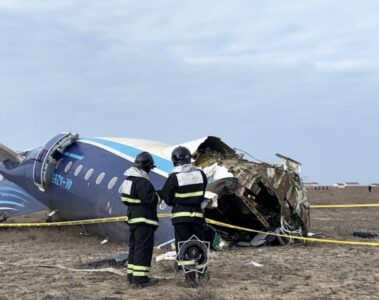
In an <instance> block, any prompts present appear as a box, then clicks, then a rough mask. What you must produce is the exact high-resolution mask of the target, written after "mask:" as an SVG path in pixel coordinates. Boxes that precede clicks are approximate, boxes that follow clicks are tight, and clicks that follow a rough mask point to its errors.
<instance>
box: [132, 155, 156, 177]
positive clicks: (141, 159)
mask: <svg viewBox="0 0 379 300" xmlns="http://www.w3.org/2000/svg"><path fill="white" fill-rule="evenodd" d="M134 166H135V167H137V168H138V169H142V170H144V171H145V172H147V173H149V172H150V171H151V169H153V168H155V166H154V159H153V157H152V156H151V154H150V153H149V152H141V153H140V154H138V155H137V157H136V159H135V160H134Z"/></svg>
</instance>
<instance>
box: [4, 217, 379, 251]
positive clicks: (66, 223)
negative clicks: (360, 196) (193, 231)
mask: <svg viewBox="0 0 379 300" xmlns="http://www.w3.org/2000/svg"><path fill="white" fill-rule="evenodd" d="M170 216H171V214H170V213H161V214H158V217H159V218H166V217H170ZM127 220H128V217H126V216H122V217H111V218H98V219H86V220H76V221H62V222H50V223H46V222H44V223H0V228H4V227H7V228H12V227H54V226H73V225H90V224H101V223H113V222H125V221H127ZM206 221H207V223H208V224H213V225H217V226H221V227H226V228H232V229H237V230H241V231H247V232H254V233H263V234H268V235H273V236H280V237H284V238H291V239H295V240H302V241H308V242H319V243H332V244H345V245H365V246H379V242H360V241H346V240H333V239H321V238H311V237H302V236H292V235H286V234H279V233H276V232H268V231H261V230H256V229H252V228H246V227H241V226H236V225H232V224H228V223H224V222H220V221H216V220H212V219H208V218H207V219H206Z"/></svg>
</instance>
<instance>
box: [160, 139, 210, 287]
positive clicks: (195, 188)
mask: <svg viewBox="0 0 379 300" xmlns="http://www.w3.org/2000/svg"><path fill="white" fill-rule="evenodd" d="M191 158H192V155H191V152H190V151H189V150H188V149H187V148H185V147H181V146H179V147H177V148H175V149H174V151H173V152H172V156H171V159H172V162H173V164H174V169H173V171H172V173H171V174H170V176H169V177H168V179H167V181H166V182H165V184H164V186H163V188H162V190H161V191H158V193H159V194H160V196H161V198H162V199H163V200H164V201H165V202H166V203H167V205H169V206H172V213H171V221H172V224H173V225H174V228H175V244H176V251H178V242H182V241H186V240H188V239H189V238H191V237H192V236H193V235H196V237H197V238H199V239H200V240H204V238H205V236H204V235H205V219H204V215H203V211H202V209H201V203H202V202H203V201H204V193H205V188H206V186H207V177H206V175H205V174H204V172H203V171H202V170H200V169H198V168H196V167H194V166H193V165H192V164H191ZM184 263H185V262H183V264H184ZM180 264H181V262H178V265H180ZM185 276H186V279H185V282H184V285H185V286H187V287H196V286H197V285H198V280H197V279H196V272H190V273H187V274H186V275H185ZM203 278H208V275H207V274H202V275H200V276H199V279H200V280H201V279H203Z"/></svg>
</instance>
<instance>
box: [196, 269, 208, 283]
mask: <svg viewBox="0 0 379 300" xmlns="http://www.w3.org/2000/svg"><path fill="white" fill-rule="evenodd" d="M198 276H199V283H200V284H201V285H205V284H207V283H208V282H209V280H210V279H211V276H210V275H209V273H208V271H207V270H204V272H203V273H199V274H198Z"/></svg>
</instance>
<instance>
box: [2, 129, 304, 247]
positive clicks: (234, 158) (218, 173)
mask: <svg viewBox="0 0 379 300" xmlns="http://www.w3.org/2000/svg"><path fill="white" fill-rule="evenodd" d="M180 145H182V146H185V147H187V148H188V149H190V151H191V152H192V154H193V164H194V165H196V166H198V167H200V168H202V169H203V170H204V172H205V174H206V175H207V177H208V179H209V183H208V187H207V193H206V197H207V198H208V199H209V203H208V205H207V206H206V207H205V210H204V214H205V217H206V218H209V219H212V220H215V221H220V222H223V223H228V224H232V225H235V226H240V227H245V228H252V229H256V230H262V231H275V232H277V233H283V234H296V235H302V236H306V235H307V232H308V229H309V220H310V218H309V203H308V201H307V196H306V191H305V188H304V187H303V183H302V180H301V178H300V176H299V171H300V165H301V164H300V163H298V162H296V161H295V160H293V159H290V158H288V157H285V156H283V155H279V154H277V156H278V157H279V158H280V159H281V160H282V162H281V163H277V164H271V163H266V162H256V161H251V160H248V159H247V158H246V157H245V156H244V154H243V153H240V152H238V151H237V150H235V149H233V148H231V147H230V146H228V145H227V144H225V143H224V142H223V141H221V139H219V138H217V137H211V136H210V137H204V138H201V139H198V140H196V141H192V142H188V143H182V144H180ZM176 146H177V145H174V146H170V145H167V144H163V143H160V142H152V141H146V140H137V139H124V138H79V136H78V135H77V134H71V133H62V134H59V135H57V136H55V137H54V138H52V139H51V140H49V141H48V142H47V143H46V144H45V145H44V146H42V147H39V148H36V149H33V150H29V151H21V152H15V151H13V150H11V149H9V148H8V147H6V146H4V145H1V144H0V174H1V175H3V176H4V178H3V180H1V177H0V222H1V220H6V219H7V218H9V217H12V216H14V215H17V214H24V213H30V212H33V211H37V210H42V209H46V208H48V209H50V211H51V212H52V213H51V214H54V219H59V220H81V219H93V218H107V217H116V216H125V215H126V213H127V208H126V206H125V205H124V204H123V203H122V202H121V201H120V194H119V193H120V190H121V187H122V182H123V179H124V172H125V170H126V169H127V168H129V167H130V166H131V164H132V162H133V161H134V158H135V156H136V155H137V154H138V153H140V152H141V151H149V152H150V153H152V155H153V157H154V160H155V164H156V166H157V167H156V168H155V169H153V171H152V172H151V173H150V180H151V181H152V183H153V184H154V186H155V188H156V189H160V188H161V187H162V185H163V183H164V181H165V179H166V178H167V176H168V174H169V173H170V172H171V169H172V163H171V161H170V157H171V152H172V150H173V149H174V148H175V147H176ZM169 212H170V208H169V207H167V206H166V205H165V204H164V203H163V202H162V203H161V204H160V205H159V209H158V213H159V214H164V213H166V215H168V213H169ZM85 228H86V229H87V230H88V231H92V232H95V233H97V234H99V235H101V236H103V237H105V238H107V239H108V240H118V241H126V240H127V236H128V226H127V225H126V224H125V222H115V223H104V224H95V225H85ZM208 229H209V231H210V232H211V234H210V236H211V238H210V242H211V244H213V248H215V249H220V248H222V247H223V245H222V244H224V245H225V244H226V245H234V244H240V245H252V246H259V245H263V244H270V243H277V244H287V243H289V242H290V239H286V238H276V237H272V236H265V235H263V236H262V234H257V233H251V232H247V231H243V230H239V229H235V228H229V227H224V226H219V225H209V226H208ZM172 239H173V228H172V225H171V221H170V218H169V217H165V218H161V219H160V226H159V228H158V230H157V233H156V244H157V245H159V244H165V243H167V242H168V241H170V240H172ZM216 240H217V241H216Z"/></svg>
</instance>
